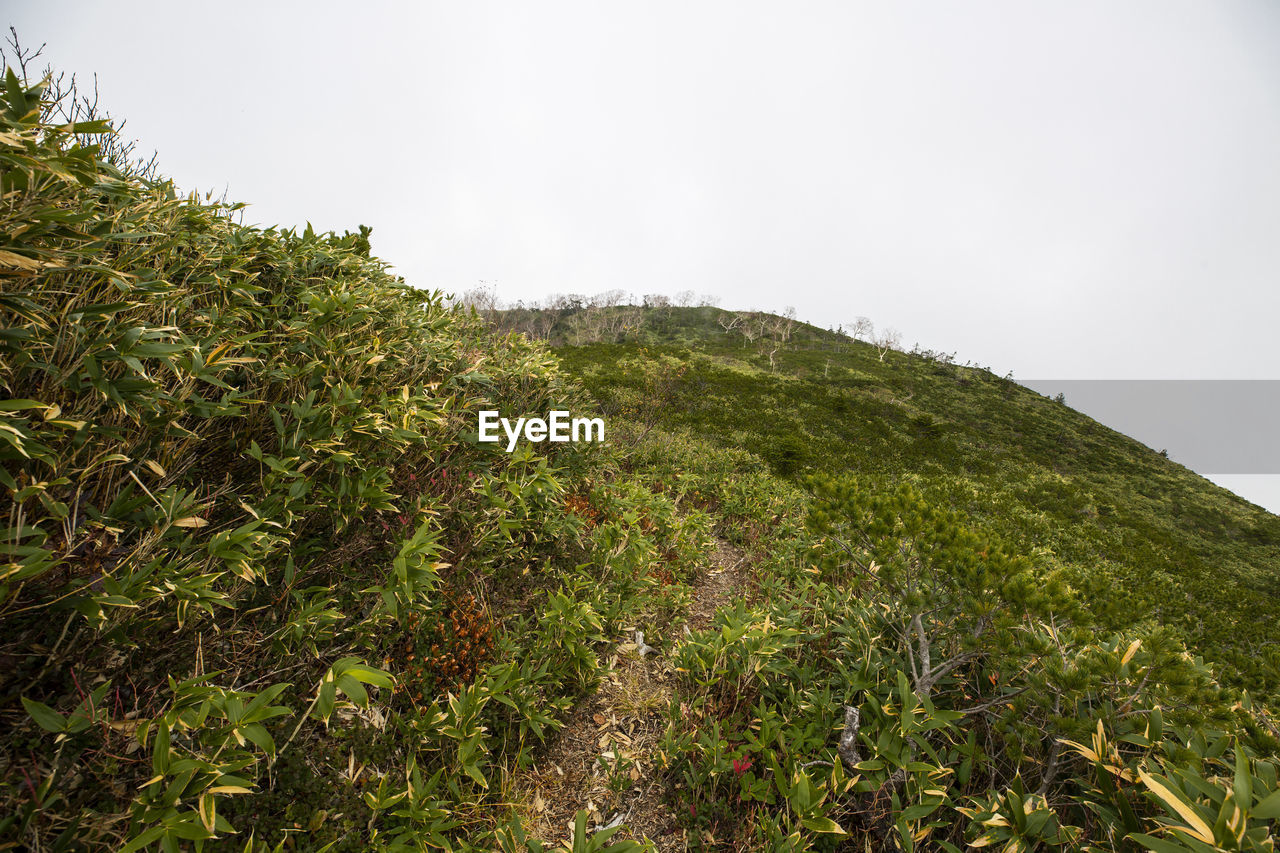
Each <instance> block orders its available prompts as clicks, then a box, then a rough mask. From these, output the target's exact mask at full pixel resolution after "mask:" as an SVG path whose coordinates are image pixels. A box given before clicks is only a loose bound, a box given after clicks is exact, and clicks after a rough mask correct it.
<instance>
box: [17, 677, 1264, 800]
mask: <svg viewBox="0 0 1280 853" xmlns="http://www.w3.org/2000/svg"><path fill="white" fill-rule="evenodd" d="M23 701H26V700H23ZM1249 816H1250V817H1254V818H1257V819H1258V820H1275V819H1276V818H1280V791H1272V792H1271V793H1270V794H1268V795H1267V796H1266V797H1265V798H1264V799H1263V800H1262V801H1260V802H1259V803H1258V804H1257V805H1256V806H1254V807H1253V808H1251V809H1249Z"/></svg>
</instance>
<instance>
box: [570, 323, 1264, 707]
mask: <svg viewBox="0 0 1280 853" xmlns="http://www.w3.org/2000/svg"><path fill="white" fill-rule="evenodd" d="M717 313H718V310H717V309H709V308H688V309H680V308H673V309H666V310H661V311H650V312H649V317H648V322H647V324H646V332H645V335H646V341H645V344H646V352H647V355H648V357H650V358H656V357H661V356H663V355H666V356H669V357H673V358H675V359H678V360H679V361H680V362H682V363H684V364H685V365H687V368H686V370H685V372H684V373H683V374H682V376H681V377H680V378H679V380H677V381H674V382H672V383H670V384H669V385H666V386H664V387H663V388H662V389H661V390H655V386H654V383H653V381H652V380H647V379H646V377H645V376H644V375H643V371H641V370H640V369H638V367H637V365H636V364H634V363H632V362H630V361H629V360H633V359H635V358H636V357H637V355H638V354H639V351H640V348H639V346H638V345H636V344H614V345H605V344H596V345H589V346H583V347H568V346H562V347H559V348H558V354H559V355H560V357H561V359H562V361H563V363H564V365H565V366H566V367H567V368H568V369H569V370H570V371H571V372H573V373H575V374H577V375H578V376H580V377H581V378H582V379H583V381H584V382H585V384H586V385H587V386H588V388H589V389H590V390H591V391H593V392H594V393H595V394H596V396H597V397H599V398H601V399H602V400H606V401H611V402H612V404H613V405H614V406H616V407H618V408H619V409H623V408H625V407H626V406H627V405H635V404H636V402H637V401H640V400H643V399H645V398H646V396H647V397H648V399H649V401H650V402H653V403H657V404H658V408H660V411H661V415H660V419H661V422H662V424H664V425H666V426H674V427H683V428H688V429H691V430H695V431H697V432H699V433H701V434H703V435H705V436H707V437H709V438H711V439H712V440H714V441H716V442H718V443H720V444H722V445H726V446H737V447H744V448H751V449H753V450H755V451H756V452H758V453H760V454H761V455H762V456H764V457H765V458H766V459H768V460H769V461H770V462H771V463H772V465H773V467H774V469H775V471H778V472H780V473H784V474H785V473H792V472H799V471H802V470H803V469H806V468H812V469H819V470H827V471H832V470H847V471H850V472H853V473H856V474H858V475H860V476H863V477H865V478H867V480H868V481H872V482H878V483H884V482H892V481H895V480H908V481H911V482H912V483H913V484H914V485H915V486H916V487H917V488H919V489H921V490H922V491H923V492H924V494H925V495H926V496H927V497H928V498H930V499H931V500H933V501H935V502H937V503H940V504H943V505H947V506H950V507H952V508H955V509H958V510H959V511H961V512H962V514H964V515H965V516H967V517H969V518H971V519H974V520H975V521H978V522H979V523H980V524H981V526H982V527H983V528H985V529H986V530H988V531H990V532H993V533H996V534H998V535H999V536H1001V537H1002V538H1003V539H1004V540H1005V541H1007V542H1009V543H1010V544H1011V545H1013V546H1014V547H1015V548H1016V549H1017V550H1018V551H1020V552H1022V553H1026V554H1029V555H1034V556H1035V558H1036V559H1037V560H1038V561H1040V562H1041V563H1042V564H1043V565H1044V566H1045V567H1046V568H1052V567H1059V566H1061V567H1065V568H1066V569H1067V570H1068V577H1069V578H1071V582H1072V585H1073V586H1074V587H1075V588H1076V589H1077V590H1078V592H1079V593H1080V594H1081V595H1082V596H1083V597H1084V599H1085V600H1086V601H1087V603H1088V604H1089V606H1090V607H1091V609H1092V610H1093V611H1094V612H1095V614H1097V615H1099V616H1100V617H1101V619H1102V621H1103V623H1104V625H1106V626H1108V627H1112V628H1119V627H1122V626H1126V625H1132V624H1136V623H1139V622H1141V621H1143V620H1154V621H1157V622H1160V623H1162V624H1165V625H1167V626H1170V627H1174V628H1176V629H1177V630H1178V631H1179V632H1180V633H1181V635H1182V636H1183V637H1184V638H1185V640H1186V643H1187V645H1188V647H1189V648H1191V649H1192V650H1193V651H1197V652H1199V653H1203V654H1204V656H1205V657H1206V658H1207V659H1208V660H1210V661H1211V662H1214V663H1216V664H1217V665H1218V669H1219V670H1220V671H1221V672H1222V673H1223V674H1224V676H1225V677H1226V678H1227V680H1228V681H1229V682H1232V683H1235V684H1238V685H1240V686H1244V687H1247V688H1249V689H1250V690H1252V691H1254V692H1255V693H1262V694H1265V695H1268V696H1270V697H1271V698H1272V699H1274V698H1275V697H1276V695H1277V690H1278V689H1280V654H1278V653H1277V648H1278V646H1277V642H1278V641H1280V619H1278V618H1277V617H1280V600H1278V599H1277V598H1276V597H1275V595H1274V590H1275V589H1276V587H1277V584H1278V583H1280V518H1278V517H1276V516H1274V515H1271V514H1269V513H1267V512H1265V511H1263V510H1261V509H1260V508H1258V507H1256V506H1253V505H1251V504H1249V503H1248V502H1246V501H1244V500H1242V499H1240V498H1238V497H1237V496H1235V495H1233V494H1231V493H1229V492H1227V491H1226V490H1224V489H1222V488H1220V487H1218V486H1216V485H1214V484H1212V483H1210V482H1208V481H1207V480H1205V479H1204V478H1202V477H1200V476H1198V475H1196V474H1195V473H1193V472H1191V471H1189V470H1187V469H1186V468H1183V467H1182V466H1180V465H1178V464H1176V463H1174V462H1171V461H1169V460H1168V459H1165V458H1163V457H1161V456H1160V455H1158V454H1157V453H1155V452H1154V451H1152V450H1151V449H1149V448H1147V447H1145V446H1144V445H1142V444H1140V443H1138V442H1136V441H1134V440H1132V439H1129V438H1127V437H1126V436H1123V435H1121V434H1119V433H1116V432H1114V431H1112V430H1110V429H1108V428H1106V427H1104V426H1102V425H1100V424H1098V423H1096V422H1094V421H1092V420H1091V419H1089V418H1088V417H1086V416H1085V415H1082V414H1080V413H1079V412H1076V411H1074V410H1072V409H1071V408H1069V407H1068V406H1065V405H1062V404H1059V403H1055V402H1053V401H1051V400H1049V399H1047V398H1045V397H1042V396H1040V395H1039V394H1036V393H1035V392H1033V391H1030V390H1028V389H1026V388H1023V387H1022V386H1019V385H1017V384H1015V383H1013V382H1011V381H1009V380H1005V379H1001V378H999V377H996V376H994V375H993V374H991V373H989V372H987V371H984V370H979V369H972V368H965V367H959V366H955V365H947V364H942V363H939V362H937V361H933V360H929V359H925V358H921V357H916V356H910V355H906V354H903V353H897V352H890V353H889V354H888V355H887V356H886V358H885V359H884V361H883V362H882V361H881V360H880V359H879V356H878V353H877V352H876V350H875V349H874V348H873V347H871V346H869V345H867V344H864V343H859V342H853V341H850V340H848V339H847V338H842V337H840V336H837V335H835V334H833V333H830V332H825V331H823V330H821V329H815V328H813V327H801V328H799V329H797V332H796V334H795V335H794V336H793V339H792V342H791V345H790V347H787V348H783V349H780V350H779V351H778V353H777V354H776V356H775V358H776V368H775V370H773V371H770V369H769V362H768V357H767V355H766V353H765V352H763V351H762V348H761V347H760V346H759V345H750V344H745V342H744V341H743V340H742V338H741V337H738V336H734V337H733V338H732V339H729V338H726V336H725V334H724V332H723V331H722V329H721V328H720V327H719V326H718V325H716V324H715V321H714V317H715V315H716V314H717ZM744 344H745V345H744Z"/></svg>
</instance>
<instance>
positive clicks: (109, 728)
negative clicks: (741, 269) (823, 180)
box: [0, 70, 1280, 853]
mask: <svg viewBox="0 0 1280 853" xmlns="http://www.w3.org/2000/svg"><path fill="white" fill-rule="evenodd" d="M53 106H54V105H53V104H51V103H50V102H49V100H48V98H47V96H46V93H45V91H44V88H43V87H42V86H41V85H35V84H31V83H30V82H28V81H23V80H21V79H19V78H18V77H17V76H16V75H15V74H14V73H13V72H12V70H10V71H9V72H8V73H7V78H6V86H5V90H4V93H3V95H2V96H0V190H2V192H3V199H4V204H3V205H0V235H3V236H2V239H3V243H2V244H0V305H3V308H4V312H5V322H4V325H3V329H2V330H0V439H2V441H0V466H2V467H0V486H2V487H3V489H2V490H0V509H2V510H3V513H4V517H5V518H6V522H5V525H6V526H5V527H4V531H3V541H0V549H2V551H0V553H2V554H3V560H4V562H3V569H2V571H0V628H2V630H0V662H2V663H3V666H2V667H0V679H2V681H0V722H2V723H3V731H4V733H5V734H4V738H3V741H2V742H0V780H3V788H0V847H3V848H5V849H29V850H79V849H91V850H97V849H114V850H126V851H132V850H140V849H161V850H166V851H171V850H186V849H193V850H202V849H230V848H234V849H238V850H248V851H254V853H260V851H278V850H347V851H361V850H421V849H437V850H449V851H488V850H500V851H504V853H538V851H546V850H551V849H554V850H557V851H570V853H581V852H582V851H598V853H634V851H644V850H657V851H664V853H666V851H677V850H723V851H743V850H758V851H776V850H788V851H800V850H822V851H831V850H914V849H930V850H933V849H938V850H948V851H958V850H960V849H963V848H965V847H967V846H973V847H983V846H991V845H999V846H1000V847H1001V848H1002V849H1005V850H1011V851H1012V850H1029V849H1067V850H1074V849H1090V850H1113V849H1134V850H1138V849H1149V850H1155V851H1161V853H1164V851H1170V850H1184V851H1185V850H1192V851H1203V850H1214V849H1247V850H1273V849H1274V846H1275V844H1274V826H1275V821H1276V819H1277V818H1280V780H1278V776H1280V740H1277V737H1278V736H1280V732H1278V730H1277V727H1276V723H1275V711H1276V692H1277V679H1276V659H1275V657H1274V655H1273V654H1272V652H1271V649H1272V648H1273V646H1272V645H1270V644H1271V639H1272V638H1271V635H1272V633H1273V632H1274V631H1275V630H1276V629H1275V626H1274V624H1273V622H1274V620H1273V619H1271V618H1270V617H1271V616H1272V615H1273V614H1274V607H1275V605H1274V603H1273V602H1272V601H1270V600H1269V599H1268V598H1267V597H1266V595H1265V590H1266V588H1267V584H1269V583H1273V581H1274V571H1275V566H1276V560H1275V557H1276V545H1277V529H1276V526H1275V522H1276V519H1274V517H1271V516H1268V515H1266V514H1265V513H1262V512H1261V511H1259V510H1257V509H1256V508H1253V507H1250V506H1248V505H1247V504H1245V503H1243V502H1242V501H1239V500H1238V499H1235V498H1233V497H1232V496H1230V495H1229V494H1227V493H1226V492H1223V491H1221V490H1218V489H1216V488H1214V487H1212V486H1210V485H1208V484H1207V483H1205V482H1204V481H1203V480H1201V479H1200V478H1198V477H1196V476H1194V475H1192V474H1191V473H1189V472H1187V471H1185V470H1182V469H1180V468H1178V467H1177V466H1175V465H1172V464H1171V463H1169V462H1168V461H1167V460H1164V459H1162V458H1160V457H1158V456H1157V455H1155V454H1153V453H1151V452H1150V451H1149V450H1147V449H1145V448H1142V447H1141V446H1140V445H1137V444H1136V443H1134V442H1131V441H1128V440H1127V439H1124V438H1123V437H1121V436H1117V435H1116V434H1114V433H1111V432H1109V431H1107V430H1105V429H1103V428H1101V427H1099V426H1097V425H1096V424H1093V423H1091V422H1090V421H1088V419H1086V418H1083V417H1082V416H1080V415H1078V414H1076V413H1074V412H1071V411H1070V410H1069V409H1068V408H1066V407H1064V406H1062V405H1060V404H1056V403H1053V402H1051V401H1048V400H1044V399H1043V398H1040V397H1038V396H1036V395H1034V394H1032V393H1031V392H1029V391H1026V390H1025V389H1022V388H1020V387H1019V386H1016V385H1014V384H1012V383H1010V382H1007V381H1005V380H1001V379H998V378H996V377H993V376H991V375H990V374H988V373H985V372H984V371H981V370H977V369H972V368H959V367H956V366H954V365H951V364H947V363H944V362H943V361H940V360H939V359H937V358H936V357H935V358H922V357H916V356H906V355H904V354H901V353H897V352H892V351H883V352H881V351H878V350H873V349H871V348H869V347H867V346H866V345H864V344H860V343H856V342H852V341H849V340H848V339H846V338H844V337H842V336H840V335H837V334H835V333H830V332H824V331H822V330H819V329H814V328H811V327H806V326H803V325H799V324H796V323H794V321H792V320H790V319H789V318H786V317H773V316H772V315H760V314H755V315H752V316H751V317H749V318H748V319H749V320H750V322H751V323H752V324H753V325H752V326H751V327H750V328H749V329H748V334H747V335H745V336H744V335H743V334H742V333H741V332H737V333H736V334H734V333H733V332H732V330H733V329H734V328H736V327H735V326H734V322H733V321H734V317H733V316H731V315H728V314H726V313H725V312H720V311H719V310H718V309H714V308H709V307H701V308H676V307H672V306H670V305H659V304H658V303H657V301H656V300H655V302H654V307H652V308H649V309H643V308H636V307H633V306H626V305H622V304H617V303H616V302H615V304H613V305H610V306H607V308H605V309H603V310H593V311H587V309H586V308H584V307H583V306H581V305H578V306H573V305H569V306H568V307H567V308H566V309H565V310H561V309H556V312H555V313H554V314H547V315H541V314H539V313H538V312H537V311H533V312H530V311H528V310H527V309H522V310H524V312H525V313H524V314H522V315H520V314H511V313H506V314H504V313H502V312H498V311H496V310H490V309H486V310H485V311H482V312H475V311H471V310H468V309H465V308H463V307H461V306H459V305H458V304H456V303H453V302H450V301H447V300H446V299H444V298H443V296H442V295H441V294H439V293H435V292H429V291H423V290H415V289H414V288H412V287H410V286H408V285H407V284H406V283H405V282H403V281H401V280H399V279H397V278H395V277H393V276H391V275H389V274H388V272H387V269H386V265H385V264H384V263H383V262H382V261H380V260H378V259H377V258H376V257H374V256H372V254H371V252H372V246H371V244H370V232H369V230H368V229H366V228H361V229H360V230H359V231H358V232H354V233H345V234H341V235H339V234H334V233H316V232H314V231H313V230H312V229H311V228H309V227H308V228H306V229H304V230H301V231H297V230H285V229H262V228H256V227H251V226H246V225H243V224H242V223H241V222H240V221H239V218H238V217H237V215H236V214H237V211H238V210H239V205H227V204H222V203H215V202H211V201H209V200H207V199H206V200H204V201H202V200H201V199H200V198H199V197H197V196H194V195H193V196H189V197H183V196H181V195H179V194H178V193H177V191H176V189H175V187H174V185H173V184H172V183H171V182H169V181H166V180H163V179H159V178H156V177H154V176H153V174H152V173H151V170H150V168H149V167H148V168H145V169H139V168H137V167H136V165H135V164H132V163H131V162H129V161H128V159H127V157H124V156H122V155H121V152H122V151H126V153H127V149H125V148H122V147H121V146H119V145H116V144H112V140H113V137H112V135H111V131H110V130H109V128H108V127H106V126H105V125H104V124H101V123H98V122H85V123H81V124H70V125H67V124H63V123H60V122H59V123H55V122H53V121H52V120H51V116H52V115H53V114H54V111H53ZM587 307H588V308H590V307H591V306H587ZM579 314H581V315H582V317H585V318H586V319H589V320H590V324H589V325H587V326H583V325H580V324H579V323H578V321H576V320H575V319H574V318H575V316H578V315H579ZM535 320H536V321H538V328H540V329H541V331H540V332H537V335H538V336H540V337H548V338H550V339H552V341H553V343H557V344H560V345H559V346H557V347H556V348H554V349H553V348H551V347H548V346H547V345H545V344H543V343H541V342H538V341H535V340H531V339H530V338H529V337H528V336H526V335H524V334H520V333H514V332H513V331H512V330H511V327H512V326H519V325H521V324H523V323H525V322H531V321H535ZM547 321H550V322H547ZM721 321H724V322H723V323H722V322H721ZM726 329H728V331H727V330H726ZM586 339H591V340H595V341H597V342H596V343H591V344H586V345H582V346H567V345H563V344H565V343H566V342H568V341H580V342H584V343H585V340H586ZM602 339H609V340H612V341H613V342H612V343H601V342H599V341H600V340H602ZM624 341H625V342H624ZM766 344H767V346H766ZM482 409H486V410H487V409H496V410H498V411H500V412H501V413H503V414H504V415H507V416H513V417H514V416H525V415H538V414H542V413H545V412H547V411H548V410H550V409H568V410H571V411H573V412H575V414H576V413H587V414H597V413H599V414H603V415H604V416H605V418H606V420H607V424H608V426H607V433H606V435H607V441H606V442H605V443H604V444H602V445H601V444H551V443H534V442H529V441H524V442H520V443H519V444H518V446H517V447H516V448H515V450H514V452H511V453H507V452H504V451H503V449H502V448H501V447H499V446H497V445H493V444H486V443H482V442H480V441H478V440H477V435H476V429H477V419H478V412H479V411H480V410H482ZM1269 655H1270V656H1269Z"/></svg>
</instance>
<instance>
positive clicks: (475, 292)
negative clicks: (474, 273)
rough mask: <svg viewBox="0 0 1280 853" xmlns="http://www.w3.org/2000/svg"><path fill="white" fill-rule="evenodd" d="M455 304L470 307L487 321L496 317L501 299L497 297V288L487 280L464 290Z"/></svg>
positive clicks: (500, 307) (500, 305)
mask: <svg viewBox="0 0 1280 853" xmlns="http://www.w3.org/2000/svg"><path fill="white" fill-rule="evenodd" d="M457 304H458V305H461V306H462V307H463V308H472V309H474V310H475V312H476V313H477V314H479V315H480V316H481V317H483V318H484V319H485V320H487V321H489V322H493V321H494V320H496V319H497V316H498V312H499V311H500V310H501V309H502V300H500V299H499V298H498V291H497V288H496V287H494V286H493V285H492V284H489V283H488V282H484V281H482V282H480V286H479V287H474V288H472V289H471V290H467V291H464V292H463V294H462V298H461V299H458V300H457Z"/></svg>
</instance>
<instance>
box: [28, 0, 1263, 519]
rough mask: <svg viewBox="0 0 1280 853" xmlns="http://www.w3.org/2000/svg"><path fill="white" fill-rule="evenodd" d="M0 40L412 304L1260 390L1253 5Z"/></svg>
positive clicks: (243, 28)
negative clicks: (680, 309) (877, 340)
mask: <svg viewBox="0 0 1280 853" xmlns="http://www.w3.org/2000/svg"><path fill="white" fill-rule="evenodd" d="M8 18H9V20H8V22H9V23H12V24H14V25H15V26H17V28H18V31H19V34H20V35H21V36H22V38H23V39H24V40H26V41H28V42H35V43H39V42H42V41H43V42H48V47H47V48H46V51H45V58H46V59H48V60H49V61H51V62H52V63H53V64H54V65H56V66H57V67H58V68H60V69H64V70H68V71H75V72H78V73H80V74H82V75H84V74H92V73H93V72H95V71H96V72H97V73H98V77H99V86H100V91H101V95H102V101H103V103H105V104H106V105H107V106H108V107H109V109H110V110H111V111H112V113H113V114H114V115H116V116H117V117H120V118H124V119H127V121H128V126H127V128H126V130H127V132H128V135H129V136H131V137H136V138H138V139H139V140H140V142H139V144H140V146H141V147H143V148H145V149H147V150H148V151H149V150H151V149H153V148H154V149H156V150H158V151H159V153H160V162H161V167H162V171H164V172H165V173H167V174H168V175H171V176H172V177H174V178H175V179H176V180H177V181H178V183H179V184H180V185H181V186H183V187H184V188H201V189H210V188H215V189H216V190H217V191H218V192H221V191H222V189H223V188H224V187H229V191H230V196H231V198H233V199H235V200H239V201H245V202H248V203H250V204H251V205H252V206H251V208H250V210H249V213H248V219H249V220H250V221H258V222H262V223H268V224H269V223H280V224H285V225H300V224H303V223H305V222H306V221H307V220H310V221H311V222H313V223H314V224H315V225H316V226H317V227H318V228H322V229H337V230H339V231H341V230H343V229H348V228H350V229H354V228H355V226H356V225H357V224H360V223H364V224H368V225H371V226H372V227H373V229H374V234H373V244H374V250H375V252H376V253H377V254H379V255H381V256H382V257H384V258H385V259H387V260H389V261H390V262H392V263H393V264H394V266H395V269H396V271H397V272H398V273H400V274H402V275H404V276H405V278H406V279H407V280H408V281H409V282H410V283H412V284H414V285H417V286H420V287H425V288H440V289H443V290H446V291H460V290H462V289H466V288H470V287H474V286H475V285H476V284H477V283H478V282H479V281H486V282H491V283H495V284H496V285H497V288H498V291H499V294H500V295H501V296H503V297H504V298H507V299H536V298H539V297H542V296H545V295H547V294H549V293H552V292H581V293H588V294H590V293H596V292H599V291H603V290H607V289H612V288H621V289H623V290H626V291H630V292H634V293H636V294H637V295H639V294H644V293H651V292H663V293H675V292H677V291H681V290H686V289H691V290H694V291H697V292H699V293H709V294H714V295H715V296H717V297H719V299H720V302H721V304H722V305H723V306H724V307H729V308H761V309H774V310H776V309H780V308H782V307H783V306H786V305H792V306H795V308H796V309H797V311H798V313H799V315H800V317H801V318H802V319H805V320H808V321H811V322H815V323H818V324H819V325H823V326H834V325H836V324H837V323H841V322H846V323H847V322H848V321H849V320H851V319H852V318H854V317H856V316H858V315H866V316H868V317H870V318H871V319H872V320H873V321H874V322H875V323H876V324H877V325H878V326H893V327H896V328H897V329H899V330H901V332H902V334H903V338H904V342H905V343H906V344H907V345H910V344H911V343H913V342H919V343H920V344H921V345H922V346H925V347H928V348H931V349H935V350H945V351H948V352H951V351H954V352H956V353H957V357H958V359H959V360H960V361H961V362H964V361H966V360H972V361H975V362H978V363H980V364H983V365H989V366H991V367H992V368H993V369H994V370H996V371H997V372H999V373H1006V372H1008V371H1013V372H1014V375H1015V377H1018V378H1061V379H1097V378H1127V379H1138V378H1142V379H1154V378H1165V379H1174V378H1176V379H1215V378H1234V379H1243V378H1252V379H1274V378H1280V376H1278V375H1277V371H1276V369H1275V363H1276V357H1275V343H1274V342H1275V339H1276V337H1277V335H1276V319H1277V316H1280V312H1278V310H1277V309H1280V287H1277V284H1278V283H1280V282H1278V281H1277V271H1278V270H1280V156H1277V152H1280V4H1278V3H1276V2H1273V0H1253V2H1243V1H1242V2H1230V1H1229V0H1226V1H1225V2H1204V0H1195V2H1187V0H1151V2H1115V0H1099V2H1080V0H1071V2H1065V1H1064V2H1059V3H1045V2H1028V0H1016V2H1014V1H1013V0H1010V2H965V3H948V4H942V3H911V2H892V3H885V2H880V3H854V2H829V3H816V2H814V3H803V2H785V3H784V2H773V3H751V2H742V0H731V2H680V3H664V2H652V0H650V2H645V3H629V4H622V3H601V2H581V3H562V2H538V3H528V2H522V3H514V2H512V3H482V2H466V3H459V2H453V3H447V4H446V3H416V4H413V5H410V4H407V3H406V4H403V5H393V4H379V3H360V4H353V3H341V4H338V3H334V4H325V3H314V2H313V3H306V4H302V3H298V4H284V3H270V4H266V3H255V4H237V3H220V4H216V5H215V4H207V5H202V6H200V7H196V6H194V5H191V4H179V3H164V4H162V3H129V2H113V3H110V4H105V3H62V2H42V3H38V4H35V3H33V4H28V5H27V6H26V7H24V8H20V9H10V10H9V12H8ZM1255 499H1256V498H1255ZM1276 505H1280V501H1277V502H1276Z"/></svg>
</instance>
